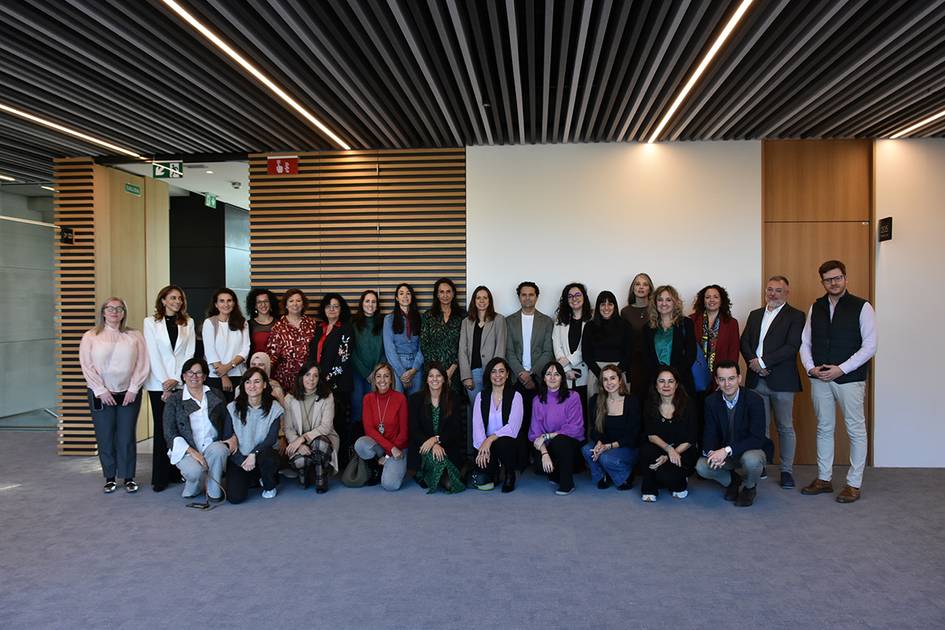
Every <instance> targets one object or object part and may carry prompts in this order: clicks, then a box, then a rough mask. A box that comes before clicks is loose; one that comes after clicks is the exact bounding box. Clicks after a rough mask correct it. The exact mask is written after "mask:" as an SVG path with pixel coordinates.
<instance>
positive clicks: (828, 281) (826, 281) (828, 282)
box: [821, 274, 846, 284]
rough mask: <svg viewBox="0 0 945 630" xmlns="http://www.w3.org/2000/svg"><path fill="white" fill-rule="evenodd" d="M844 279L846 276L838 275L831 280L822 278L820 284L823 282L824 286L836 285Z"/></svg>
mask: <svg viewBox="0 0 945 630" xmlns="http://www.w3.org/2000/svg"><path fill="white" fill-rule="evenodd" d="M844 278H846V276H845V275H843V274H840V275H839V276H833V277H832V278H824V279H823V280H821V282H823V283H824V284H837V283H838V282H840V281H841V280H843V279H844Z"/></svg>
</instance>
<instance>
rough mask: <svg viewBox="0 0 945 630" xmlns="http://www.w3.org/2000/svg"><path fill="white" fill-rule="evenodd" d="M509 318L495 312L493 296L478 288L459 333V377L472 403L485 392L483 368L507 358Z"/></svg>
mask: <svg viewBox="0 0 945 630" xmlns="http://www.w3.org/2000/svg"><path fill="white" fill-rule="evenodd" d="M506 333H507V329H506V327H505V318H504V317H502V316H501V315H499V314H498V313H496V312H495V307H494V306H493V303H492V292H491V291H490V290H489V289H488V287H484V286H478V287H476V290H475V291H473V295H472V299H471V300H470V301H469V309H468V310H467V315H466V318H465V319H464V320H463V323H462V326H460V330H459V374H460V378H461V379H462V383H463V387H465V388H466V392H467V395H468V396H469V403H470V404H472V403H473V402H474V401H475V400H476V396H477V395H478V394H479V392H481V391H482V372H483V366H484V365H486V364H487V363H489V361H491V360H492V359H494V358H496V357H504V356H505V336H506Z"/></svg>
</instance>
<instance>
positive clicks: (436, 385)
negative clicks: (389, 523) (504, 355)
mask: <svg viewBox="0 0 945 630" xmlns="http://www.w3.org/2000/svg"><path fill="white" fill-rule="evenodd" d="M446 373H447V370H446V368H444V367H443V365H442V364H441V363H438V362H436V361H434V362H432V363H431V364H430V367H429V369H428V370H427V378H426V381H425V383H424V386H423V389H422V390H421V391H419V392H417V393H416V394H414V395H412V396H411V397H410V399H409V400H408V401H407V411H408V416H409V418H410V443H411V452H415V453H418V454H419V462H420V465H419V467H418V469H417V483H419V484H420V486H421V487H423V488H427V494H433V493H434V492H436V489H437V487H438V486H441V485H442V486H443V488H444V489H445V490H446V491H447V492H449V493H450V494H456V493H457V492H462V491H463V490H465V489H466V486H465V485H464V484H463V480H462V476H461V475H460V472H459V470H460V468H461V467H462V465H463V455H464V452H465V449H464V448H463V442H464V438H465V431H464V428H463V423H462V420H461V417H460V414H459V405H458V404H456V401H455V400H454V393H453V392H452V391H450V388H449V387H448V386H447V374H446Z"/></svg>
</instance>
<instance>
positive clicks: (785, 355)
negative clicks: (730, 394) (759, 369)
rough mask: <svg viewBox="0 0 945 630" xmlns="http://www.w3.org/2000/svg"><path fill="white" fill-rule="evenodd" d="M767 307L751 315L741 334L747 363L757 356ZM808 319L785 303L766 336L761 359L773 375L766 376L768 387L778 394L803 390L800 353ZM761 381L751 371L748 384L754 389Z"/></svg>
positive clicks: (746, 382) (747, 377)
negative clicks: (799, 366)
mask: <svg viewBox="0 0 945 630" xmlns="http://www.w3.org/2000/svg"><path fill="white" fill-rule="evenodd" d="M764 313H765V307H761V308H759V309H756V310H754V311H752V312H751V314H749V315H748V322H747V323H746V324H745V330H744V331H742V339H741V350H742V356H743V357H744V358H745V363H749V362H751V360H752V359H754V358H756V357H757V356H758V353H757V352H756V351H757V350H758V339H759V338H760V337H761V318H762V317H763V316H764ZM806 319H807V316H806V315H804V313H803V312H802V311H799V310H797V309H796V308H794V307H793V306H791V305H790V304H785V305H784V306H783V307H782V308H781V311H780V312H779V313H778V314H777V315H776V316H775V318H774V320H773V321H772V322H771V326H770V327H769V328H768V334H767V335H765V341H764V345H763V346H762V348H761V360H762V361H764V362H765V367H767V369H768V371H769V372H770V374H768V376H766V377H765V383H766V384H767V385H768V388H769V389H771V390H772V391H775V392H799V391H801V389H802V387H801V376H800V374H799V373H798V371H797V353H798V351H799V350H800V349H801V333H802V332H803V331H804V320H806ZM759 378H761V377H760V376H758V374H757V373H756V372H754V371H753V370H748V374H747V375H746V377H745V385H747V386H748V387H750V388H752V389H754V388H755V387H757V386H758V379H759Z"/></svg>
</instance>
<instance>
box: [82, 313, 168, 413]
mask: <svg viewBox="0 0 945 630" xmlns="http://www.w3.org/2000/svg"><path fill="white" fill-rule="evenodd" d="M79 365H81V366H82V375H83V376H85V382H86V383H88V386H89V389H91V390H92V393H94V394H95V395H96V396H101V395H102V394H104V393H105V392H126V391H127V392H131V393H133V394H136V393H138V391H139V390H140V389H141V386H142V385H144V382H145V380H147V378H148V373H149V372H150V371H151V366H150V364H149V363H148V351H147V349H146V348H145V345H144V336H143V335H142V334H141V332H139V331H137V330H128V331H125V332H123V333H122V332H118V331H117V330H113V329H111V328H107V327H106V328H105V329H104V330H102V332H100V333H99V334H97V335H96V334H95V330H94V329H92V330H88V331H86V332H85V334H84V335H82V341H81V342H80V343H79Z"/></svg>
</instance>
